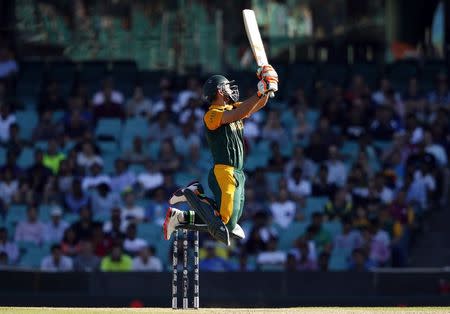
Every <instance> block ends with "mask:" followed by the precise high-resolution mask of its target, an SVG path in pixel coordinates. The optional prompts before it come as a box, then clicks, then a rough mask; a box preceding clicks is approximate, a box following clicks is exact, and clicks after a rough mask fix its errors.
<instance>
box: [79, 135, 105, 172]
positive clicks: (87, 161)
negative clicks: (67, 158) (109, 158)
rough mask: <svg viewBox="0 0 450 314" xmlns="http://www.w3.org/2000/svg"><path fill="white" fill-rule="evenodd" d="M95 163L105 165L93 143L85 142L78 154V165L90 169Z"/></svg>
mask: <svg viewBox="0 0 450 314" xmlns="http://www.w3.org/2000/svg"><path fill="white" fill-rule="evenodd" d="M94 164H98V165H103V159H102V158H101V157H100V155H98V154H97V153H96V152H95V148H94V145H93V144H92V143H90V142H84V143H83V145H82V151H81V152H79V153H78V154H77V165H78V166H79V167H82V168H84V169H86V170H88V169H91V168H92V166H93V165H94Z"/></svg>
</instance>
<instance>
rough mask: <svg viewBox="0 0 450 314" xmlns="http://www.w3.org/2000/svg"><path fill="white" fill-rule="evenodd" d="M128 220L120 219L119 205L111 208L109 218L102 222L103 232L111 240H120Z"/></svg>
mask: <svg viewBox="0 0 450 314" xmlns="http://www.w3.org/2000/svg"><path fill="white" fill-rule="evenodd" d="M127 226H128V221H126V220H122V211H121V210H120V208H119V207H114V208H113V209H112V210H111V218H110V220H109V221H105V223H104V224H103V232H104V233H105V234H106V235H107V237H109V238H110V239H112V240H121V239H123V238H125V230H126V229H127Z"/></svg>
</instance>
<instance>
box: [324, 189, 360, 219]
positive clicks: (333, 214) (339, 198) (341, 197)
mask: <svg viewBox="0 0 450 314" xmlns="http://www.w3.org/2000/svg"><path fill="white" fill-rule="evenodd" d="M352 209H353V204H352V202H351V200H350V199H349V195H348V193H347V190H346V189H345V188H341V189H339V190H337V191H336V193H335V194H334V196H333V198H332V200H330V201H328V202H327V203H326V205H325V215H326V216H327V218H328V219H336V218H340V219H342V218H344V217H349V216H350V215H351V214H352Z"/></svg>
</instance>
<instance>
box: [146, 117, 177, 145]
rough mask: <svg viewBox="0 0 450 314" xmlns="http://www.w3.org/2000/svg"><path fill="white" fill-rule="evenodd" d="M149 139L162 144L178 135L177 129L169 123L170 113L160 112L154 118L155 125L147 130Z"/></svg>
mask: <svg viewBox="0 0 450 314" xmlns="http://www.w3.org/2000/svg"><path fill="white" fill-rule="evenodd" d="M149 134H150V135H149V139H150V140H152V141H159V142H162V141H164V140H167V139H172V138H175V137H176V136H177V135H178V134H179V130H178V127H177V126H176V125H175V124H173V123H172V122H171V121H170V113H169V112H167V111H162V112H160V113H158V115H157V116H156V121H155V123H152V124H151V125H150V128H149Z"/></svg>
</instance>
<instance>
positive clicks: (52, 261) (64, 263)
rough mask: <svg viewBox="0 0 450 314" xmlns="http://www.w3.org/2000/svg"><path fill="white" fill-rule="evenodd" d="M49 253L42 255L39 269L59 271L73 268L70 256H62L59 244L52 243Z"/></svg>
mask: <svg viewBox="0 0 450 314" xmlns="http://www.w3.org/2000/svg"><path fill="white" fill-rule="evenodd" d="M50 250H51V255H49V256H46V257H44V259H43V260H42V262H41V270H42V271H49V272H61V271H71V270H73V262H72V259H71V258H70V257H67V256H64V255H63V252H62V250H61V246H60V245H59V244H53V245H52V247H51V249H50Z"/></svg>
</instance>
